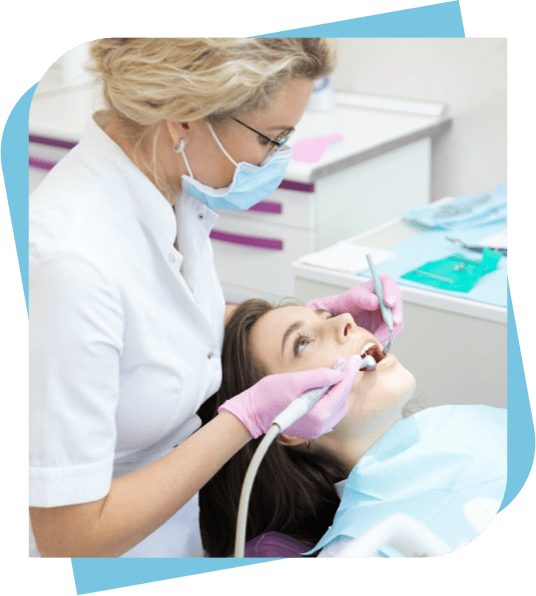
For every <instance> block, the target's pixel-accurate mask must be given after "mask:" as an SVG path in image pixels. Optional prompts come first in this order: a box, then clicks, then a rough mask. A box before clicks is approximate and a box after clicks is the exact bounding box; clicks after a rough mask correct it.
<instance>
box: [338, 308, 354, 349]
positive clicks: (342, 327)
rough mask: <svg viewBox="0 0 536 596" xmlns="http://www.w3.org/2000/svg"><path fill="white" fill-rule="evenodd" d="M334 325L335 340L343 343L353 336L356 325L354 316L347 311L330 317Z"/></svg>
mask: <svg viewBox="0 0 536 596" xmlns="http://www.w3.org/2000/svg"><path fill="white" fill-rule="evenodd" d="M332 321H333V324H334V325H335V335H336V338H337V341H339V342H341V343H344V342H347V341H348V340H349V339H353V338H354V337H355V333H356V331H357V325H356V324H355V321H354V317H352V315H351V314H349V313H343V314H342V315H338V316H337V317H334V318H333V319H332Z"/></svg>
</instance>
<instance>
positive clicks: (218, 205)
mask: <svg viewBox="0 0 536 596" xmlns="http://www.w3.org/2000/svg"><path fill="white" fill-rule="evenodd" d="M207 124H208V127H209V129H210V132H211V133H212V136H213V137H214V139H215V141H216V143H218V146H219V147H220V149H221V150H222V151H223V153H225V155H226V156H227V157H228V158H229V159H230V160H231V162H232V163H233V164H234V165H235V166H236V170H235V173H234V176H233V181H232V182H231V184H230V185H229V186H226V187H225V188H212V187H210V186H207V185H206V184H202V183H201V182H199V181H198V180H195V178H194V177H193V174H192V170H191V168H190V164H189V163H188V160H187V158H186V154H185V153H184V143H183V142H181V145H180V146H179V148H178V149H175V151H176V152H177V153H181V154H182V156H183V158H184V162H185V164H186V167H187V168H188V172H189V176H187V175H186V174H184V175H183V176H182V190H184V191H185V192H187V193H188V194H190V195H192V196H193V197H195V198H196V199H197V200H198V201H201V203H204V204H205V205H206V206H207V207H209V208H210V209H249V208H250V207H252V206H253V205H256V204H257V203H258V202H259V201H262V200H263V199H265V198H266V197H268V196H269V195H271V194H272V193H273V192H274V190H275V189H276V188H277V187H278V186H279V185H280V184H281V181H282V180H283V177H284V176H285V172H286V170H287V166H288V164H289V161H290V155H291V154H292V149H291V148H290V147H287V148H285V149H283V150H282V151H279V152H278V153H276V154H275V155H274V156H273V157H272V158H271V159H270V161H269V162H268V163H265V164H261V165H260V166H255V165H253V164H250V163H247V162H245V161H241V162H240V163H236V161H234V159H233V158H232V157H231V156H230V155H229V154H228V153H227V151H226V150H225V148H224V147H223V145H222V144H221V142H220V140H219V139H218V137H217V136H216V133H215V132H214V130H213V129H212V126H211V125H210V123H209V122H208V121H207Z"/></svg>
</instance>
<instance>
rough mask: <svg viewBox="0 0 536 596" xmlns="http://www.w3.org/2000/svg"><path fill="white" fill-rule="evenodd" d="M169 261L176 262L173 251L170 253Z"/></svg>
mask: <svg viewBox="0 0 536 596" xmlns="http://www.w3.org/2000/svg"><path fill="white" fill-rule="evenodd" d="M168 261H169V262H170V263H174V262H175V255H174V254H173V253H172V252H170V253H169V256H168Z"/></svg>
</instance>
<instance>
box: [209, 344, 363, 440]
mask: <svg viewBox="0 0 536 596" xmlns="http://www.w3.org/2000/svg"><path fill="white" fill-rule="evenodd" d="M341 362H344V358H339V359H338V360H337V362H335V366H336V365H337V364H339V363H341ZM360 364H361V358H360V357H359V356H357V355H356V356H352V358H350V360H348V362H347V363H346V365H345V367H344V368H343V369H342V370H333V369H330V368H317V369H314V370H304V371H300V372H292V373H282V374H278V375H269V376H267V377H264V378H263V379H261V380H260V381H259V382H258V383H255V385H253V387H250V388H249V389H246V391H243V392H242V393H239V394H238V395H236V396H235V397H233V398H231V399H228V400H227V401H226V402H224V403H223V404H222V405H221V406H220V407H219V408H218V412H219V413H221V412H222V411H226V412H230V413H231V414H233V415H234V416H236V417H237V418H238V419H239V420H240V421H241V422H242V424H243V425H244V426H245V427H246V428H247V429H248V431H249V434H250V435H251V436H252V437H253V438H254V439H256V438H257V437H260V436H261V435H262V434H265V433H266V432H267V431H268V429H269V428H270V426H271V424H272V421H273V419H274V418H275V417H276V416H277V415H278V414H280V413H281V412H282V411H283V410H284V409H285V408H286V407H287V406H288V405H289V404H290V403H291V402H292V401H293V400H295V399H296V398H297V397H299V396H300V395H302V393H305V392H306V391H309V390H310V389H316V388H318V387H327V386H329V385H335V386H334V387H332V388H331V389H330V390H329V391H328V392H327V393H326V394H325V395H324V396H322V397H321V398H320V399H319V400H318V401H317V402H316V404H315V405H314V406H313V407H312V408H311V409H310V410H309V411H308V412H307V413H306V414H305V415H304V416H302V417H301V418H300V419H299V420H297V421H296V422H295V423H294V424H291V425H290V426H289V427H288V428H287V429H285V431H284V432H285V434H286V435H291V436H293V437H301V438H302V439H316V438H317V437H319V436H320V435H323V434H325V433H328V432H330V431H331V430H332V429H333V427H334V426H335V425H336V424H338V423H339V422H340V421H341V420H342V418H344V416H346V413H347V412H348V394H349V393H350V389H351V388H352V386H353V384H354V381H355V378H356V377H357V374H358V373H359V366H360ZM362 374H365V373H362Z"/></svg>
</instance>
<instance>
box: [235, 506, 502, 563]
mask: <svg viewBox="0 0 536 596" xmlns="http://www.w3.org/2000/svg"><path fill="white" fill-rule="evenodd" d="M499 507H500V503H499V502H498V501H495V500H493V499H484V498H479V499H472V500H471V501H469V502H468V503H467V505H466V506H465V508H464V514H465V516H466V518H467V520H468V522H469V523H470V524H471V525H472V526H473V528H474V529H475V530H476V532H477V533H478V534H481V533H482V532H483V531H484V530H485V528H486V527H487V526H488V525H489V524H490V523H491V521H492V520H493V518H494V517H495V515H496V513H497V511H498V509H499ZM469 542H471V541H470V540H463V541H462V542H460V543H458V544H456V545H455V546H454V547H453V548H452V547H449V546H448V545H447V544H445V542H443V541H442V540H441V539H440V538H439V537H438V536H436V535H435V534H434V533H433V532H431V531H430V530H429V529H428V528H426V527H425V526H424V525H423V524H421V523H420V522H418V521H417V520H415V519H414V518H412V517H410V516H409V515H406V514H401V513H397V514H393V515H390V516H389V517H386V518H385V519H383V520H381V521H380V522H378V523H377V524H375V525H373V526H371V527H370V528H369V529H368V530H366V531H365V532H363V533H362V534H361V535H360V536H358V537H357V538H352V539H347V540H341V541H339V542H335V543H332V544H330V545H329V546H327V547H326V548H325V549H323V550H322V551H321V552H320V554H319V557H321V558H326V557H331V558H346V557H352V558H365V557H369V558H370V557H385V556H388V555H385V554H384V553H385V552H389V553H393V552H395V553H397V554H396V555H395V556H402V557H437V556H440V555H446V554H448V553H451V552H454V551H456V550H459V549H460V548H462V547H464V546H465V545H466V544H468V543H469ZM307 550H308V549H307V547H306V546H304V545H303V544H302V543H301V542H299V541H297V540H295V539H294V538H291V537H289V536H285V535H284V534H280V533H278V532H268V533H267V534H263V535H261V536H258V537H257V538H254V539H253V540H250V541H249V542H248V543H247V544H246V548H245V556H246V557H266V558H298V557H302V555H301V553H302V552H306V551H307Z"/></svg>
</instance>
